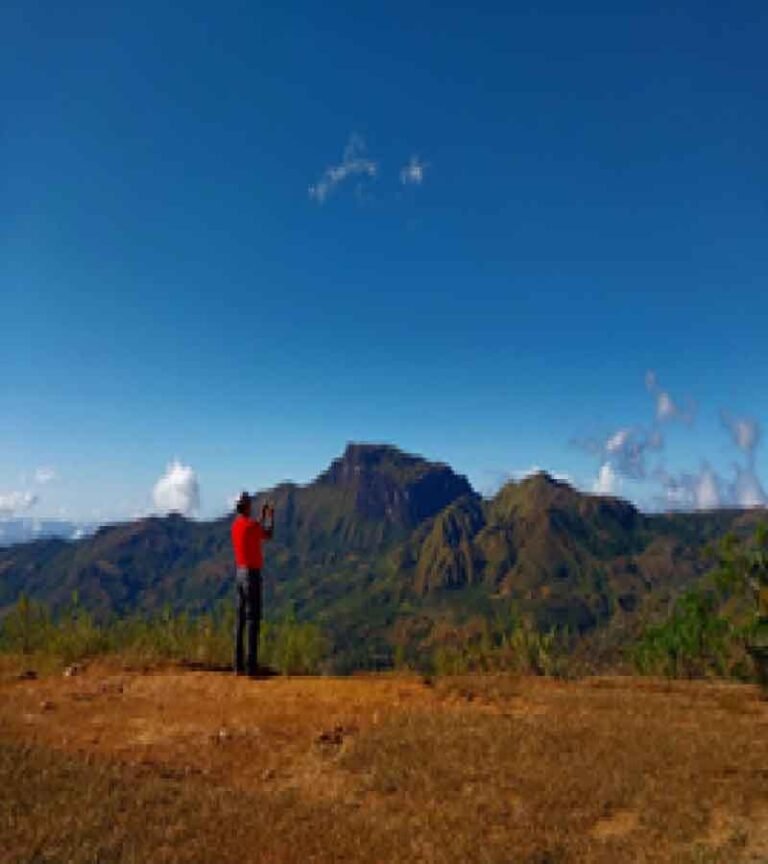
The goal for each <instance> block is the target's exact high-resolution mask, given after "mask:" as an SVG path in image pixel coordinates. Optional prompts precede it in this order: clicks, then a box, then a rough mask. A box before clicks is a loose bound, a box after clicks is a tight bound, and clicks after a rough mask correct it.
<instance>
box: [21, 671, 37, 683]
mask: <svg viewBox="0 0 768 864" xmlns="http://www.w3.org/2000/svg"><path fill="white" fill-rule="evenodd" d="M36 679H37V672H35V670H34V669H25V670H24V671H23V672H21V673H20V674H19V681H35V680H36Z"/></svg>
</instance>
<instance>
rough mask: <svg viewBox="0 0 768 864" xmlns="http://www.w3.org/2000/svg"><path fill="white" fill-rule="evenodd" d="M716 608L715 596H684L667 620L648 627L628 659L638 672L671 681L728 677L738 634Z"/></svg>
mask: <svg viewBox="0 0 768 864" xmlns="http://www.w3.org/2000/svg"><path fill="white" fill-rule="evenodd" d="M717 608H718V602H717V596H716V595H715V594H714V592H711V591H701V590H691V591H688V592H686V593H685V594H683V595H682V596H681V597H680V598H679V599H678V600H677V602H676V603H675V605H674V607H673V609H672V612H671V614H670V615H669V617H668V618H667V620H666V621H663V622H662V623H660V624H656V625H653V626H651V627H648V628H647V629H646V631H645V633H644V634H643V636H642V637H641V639H640V640H639V641H638V643H637V644H636V645H635V646H634V647H633V649H632V652H631V657H632V661H633V664H634V666H635V668H636V669H637V671H638V672H641V673H642V674H648V675H666V676H668V677H670V678H697V677H702V676H706V675H710V674H716V675H726V674H728V673H729V671H730V668H729V660H730V657H731V654H732V644H733V641H734V639H735V638H736V637H737V634H736V632H735V631H734V627H733V625H732V624H731V623H730V622H729V621H728V620H727V619H726V618H724V617H722V616H721V615H719V614H718V612H717Z"/></svg>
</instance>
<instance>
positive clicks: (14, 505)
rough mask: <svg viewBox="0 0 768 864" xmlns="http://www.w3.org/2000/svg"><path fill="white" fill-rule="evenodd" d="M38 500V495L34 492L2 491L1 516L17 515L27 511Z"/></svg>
mask: <svg viewBox="0 0 768 864" xmlns="http://www.w3.org/2000/svg"><path fill="white" fill-rule="evenodd" d="M37 502H38V497H37V495H35V494H34V493H33V492H21V491H18V490H14V491H12V492H0V516H6V517H7V516H16V515H18V514H19V513H26V512H27V511H28V510H30V509H31V508H32V507H34V506H35V504H37Z"/></svg>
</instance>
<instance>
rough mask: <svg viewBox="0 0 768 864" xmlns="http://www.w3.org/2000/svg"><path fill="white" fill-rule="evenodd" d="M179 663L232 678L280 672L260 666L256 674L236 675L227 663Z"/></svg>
mask: <svg viewBox="0 0 768 864" xmlns="http://www.w3.org/2000/svg"><path fill="white" fill-rule="evenodd" d="M179 665H180V666H181V667H182V669H190V670H193V671H195V672H215V673H217V674H219V675H227V676H231V677H232V678H235V677H237V678H249V677H250V678H256V679H263V678H278V677H280V672H279V671H278V670H277V669H274V668H273V667H272V666H261V665H260V666H258V668H257V670H256V674H255V675H250V676H249V675H247V674H238V675H235V671H234V669H233V668H232V667H231V666H229V665H227V664H226V663H203V662H202V661H200V660H182V661H180V663H179Z"/></svg>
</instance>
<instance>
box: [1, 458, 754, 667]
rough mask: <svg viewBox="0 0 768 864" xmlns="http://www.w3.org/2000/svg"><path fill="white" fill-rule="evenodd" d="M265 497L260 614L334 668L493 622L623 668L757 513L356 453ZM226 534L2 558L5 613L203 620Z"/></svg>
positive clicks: (178, 526) (123, 528)
mask: <svg viewBox="0 0 768 864" xmlns="http://www.w3.org/2000/svg"><path fill="white" fill-rule="evenodd" d="M267 498H269V499H270V500H272V501H274V503H275V506H276V537H275V540H274V541H273V542H272V543H271V544H270V547H269V549H268V552H267V565H266V571H265V593H266V598H265V599H266V608H267V610H268V611H267V614H268V616H269V617H270V618H271V619H272V620H273V621H279V620H283V619H284V618H285V617H286V616H287V615H291V616H295V618H296V620H297V621H298V622H306V621H311V622H313V623H314V624H316V625H317V626H318V627H319V628H321V630H322V631H323V633H324V634H325V636H326V637H327V639H328V640H329V645H330V650H331V656H332V658H333V663H334V668H335V669H337V670H339V671H348V670H350V669H354V668H360V667H382V666H390V665H392V664H393V663H394V662H395V660H396V659H397V660H399V661H401V662H404V663H408V664H409V665H421V666H428V665H429V663H431V662H433V658H434V657H435V656H436V654H437V652H438V651H439V650H440V649H445V648H447V647H448V646H450V645H454V644H462V641H464V642H466V640H467V639H469V640H470V642H471V641H472V639H475V638H476V637H475V636H472V635H471V634H477V633H479V632H481V631H482V629H483V627H486V628H487V629H488V632H489V633H490V634H491V635H490V637H489V638H492V639H496V640H497V643H498V644H499V645H500V644H501V642H500V641H499V640H501V636H500V635H499V634H503V633H506V632H507V631H506V630H505V627H506V625H504V626H501V627H500V626H499V625H498V622H508V621H509V620H511V618H514V619H515V620H517V621H519V622H522V624H524V626H525V627H527V628H529V629H530V631H531V632H535V633H538V634H547V633H557V634H559V635H558V639H561V640H566V641H567V642H568V644H569V645H570V646H571V648H572V649H573V650H574V651H576V652H577V653H578V651H582V653H583V654H585V655H586V654H589V655H590V656H591V657H592V658H593V659H594V660H595V661H598V660H599V661H604V660H616V658H617V657H619V656H620V653H621V650H622V649H623V648H624V647H625V646H626V644H627V643H628V642H630V641H632V640H633V639H635V638H636V637H637V636H639V635H640V634H641V633H642V632H643V630H644V628H645V627H646V626H647V624H648V622H649V621H653V620H657V619H660V618H662V617H664V615H665V613H666V611H667V610H668V609H669V608H670V605H671V604H674V602H675V600H676V598H678V597H679V596H681V595H682V594H684V592H686V591H687V590H689V589H692V588H694V587H695V586H696V585H697V584H698V583H699V581H700V580H701V579H702V577H703V576H704V574H706V573H707V571H708V570H709V569H710V567H711V563H712V562H711V560H710V559H708V557H707V554H706V550H707V545H708V544H710V543H711V542H712V541H714V540H716V539H718V538H719V537H721V536H722V535H723V534H725V533H726V532H727V531H734V532H736V534H743V533H745V532H747V531H749V530H750V529H751V526H753V525H754V524H755V522H756V521H757V520H758V519H759V516H760V513H759V512H754V511H718V512H714V513H691V514H673V515H653V516H650V515H644V514H642V513H640V512H639V511H638V510H636V509H635V508H634V507H633V506H632V505H630V504H628V503H627V502H625V501H621V500H619V499H615V498H609V497H600V496H593V495H586V494H583V493H580V492H578V491H577V490H575V489H573V488H572V487H570V486H569V485H568V484H566V483H562V482H559V481H556V480H554V479H552V478H551V477H549V476H548V475H546V474H544V473H540V474H536V475H533V476H531V477H529V478H527V479H525V480H523V481H521V482H516V483H508V484H507V485H506V486H504V487H503V488H502V489H501V490H500V491H499V492H498V494H497V495H495V496H494V497H493V498H491V499H490V500H485V499H483V498H481V497H480V496H479V495H477V494H476V493H475V492H474V491H473V490H472V487H471V486H470V484H469V483H468V482H467V480H466V479H465V478H463V477H461V476H459V475H457V474H455V473H454V472H453V471H452V470H451V469H450V468H449V467H448V466H446V465H443V464H438V463H433V462H429V461H427V460H425V459H422V458H420V457H416V456H411V455H408V454H405V453H402V452H401V451H399V450H397V449H396V448H394V447H389V446H383V445H362V444H352V445H349V447H348V448H347V449H346V451H345V452H344V454H343V455H342V456H341V457H340V458H338V459H336V460H335V461H334V462H333V463H332V464H331V466H330V467H329V468H328V469H327V470H326V471H325V472H323V473H322V474H320V476H319V477H317V479H316V480H315V481H313V482H312V483H309V484H307V485H305V486H299V485H295V484H281V485H280V486H278V487H276V488H274V489H272V490H267V491H265V492H264V493H263V494H262V495H260V496H258V501H257V507H258V506H259V505H260V503H261V501H263V500H266V499H267ZM229 525H230V519H229V518H225V519H220V520H216V521H214V522H208V523H204V522H193V521H190V520H187V519H184V518H182V517H180V516H178V515H172V516H168V517H166V518H157V517H152V518H147V519H141V520H138V521H136V522H132V523H129V524H122V525H113V526H108V527H105V528H102V529H100V530H99V531H98V532H97V533H96V534H95V535H94V536H93V537H91V538H88V539H84V540H80V541H77V542H65V541H61V540H46V541H37V542H33V543H29V544H24V545H19V546H14V547H10V548H7V549H2V550H0V610H2V609H3V608H4V609H6V610H7V609H9V608H10V607H12V606H13V604H14V603H15V602H16V601H17V599H18V598H19V596H20V595H21V594H25V595H28V596H29V597H31V598H34V599H35V600H38V601H42V602H45V603H46V604H48V605H49V606H50V607H51V608H52V610H53V611H54V612H56V610H60V609H62V608H64V607H65V606H66V605H67V604H68V603H69V602H70V598H71V596H72V593H73V592H74V591H76V592H77V594H78V596H79V598H80V603H81V604H82V605H83V606H84V607H85V608H86V609H87V610H89V612H91V613H92V614H93V615H94V616H95V618H96V619H97V620H104V619H106V618H107V617H108V616H110V615H120V616H131V615H133V614H134V613H141V614H149V615H154V614H157V613H158V611H159V610H162V609H164V608H166V607H167V608H168V609H170V610H171V611H172V612H174V613H182V612H183V613H185V614H188V615H190V616H192V617H194V616H199V615H201V614H205V613H209V612H210V611H211V610H213V609H214V608H216V607H217V604H220V603H221V602H225V603H227V602H228V601H229V598H230V595H231V592H232V563H231V549H230V543H229ZM0 614H2V613H0ZM521 626H522V625H521ZM521 632H522V631H521ZM468 634H469V635H468ZM494 634H495V635H494ZM505 638H508V637H505ZM518 638H522V637H518Z"/></svg>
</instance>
